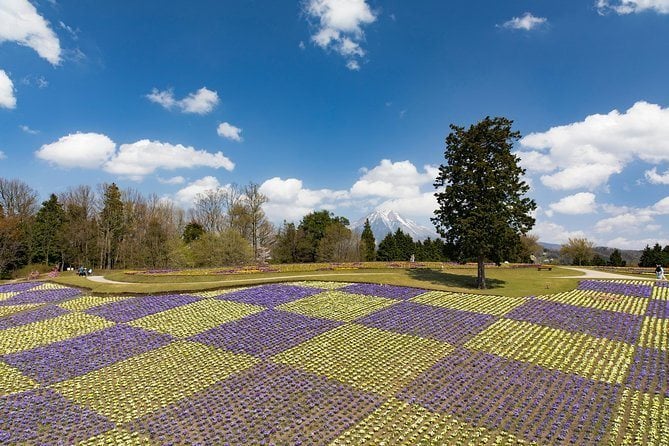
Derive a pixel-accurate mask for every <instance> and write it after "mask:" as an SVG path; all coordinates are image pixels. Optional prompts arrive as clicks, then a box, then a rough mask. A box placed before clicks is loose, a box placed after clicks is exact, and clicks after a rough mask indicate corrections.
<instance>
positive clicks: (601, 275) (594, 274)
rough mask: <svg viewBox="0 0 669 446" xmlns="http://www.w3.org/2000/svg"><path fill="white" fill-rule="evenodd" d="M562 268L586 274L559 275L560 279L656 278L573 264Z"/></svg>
mask: <svg viewBox="0 0 669 446" xmlns="http://www.w3.org/2000/svg"><path fill="white" fill-rule="evenodd" d="M560 268H563V269H570V270H572V271H578V272H579V273H584V274H585V275H578V276H562V277H558V279H624V280H650V281H653V280H655V279H652V278H650V277H648V278H646V277H635V276H626V275H624V274H614V273H607V272H604V271H595V270H592V269H587V268H574V267H571V266H561V267H560Z"/></svg>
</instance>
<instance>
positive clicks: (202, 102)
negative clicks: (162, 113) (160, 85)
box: [146, 87, 219, 115]
mask: <svg viewBox="0 0 669 446" xmlns="http://www.w3.org/2000/svg"><path fill="white" fill-rule="evenodd" d="M146 98H147V99H148V100H149V101H151V102H155V103H156V104H159V105H161V106H162V107H163V108H166V109H168V110H171V109H173V108H176V109H178V110H180V111H181V112H182V113H196V114H198V115H206V114H207V113H209V112H211V111H212V110H214V108H216V106H217V105H218V103H219V97H218V93H217V92H215V91H212V90H209V89H208V88H207V87H202V88H200V89H199V90H197V91H195V92H193V93H190V94H189V95H188V96H186V97H185V98H183V99H176V98H175V97H174V92H173V91H172V90H163V91H160V90H158V89H157V88H154V89H153V90H151V93H149V94H147V95H146Z"/></svg>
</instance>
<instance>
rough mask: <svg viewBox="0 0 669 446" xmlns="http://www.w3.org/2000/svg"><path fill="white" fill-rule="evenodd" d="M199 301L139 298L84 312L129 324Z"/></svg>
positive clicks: (179, 296)
mask: <svg viewBox="0 0 669 446" xmlns="http://www.w3.org/2000/svg"><path fill="white" fill-rule="evenodd" d="M199 300H200V299H198V298H196V297H193V296H186V295H183V294H172V295H158V296H151V295H149V296H141V297H134V298H132V299H126V300H123V301H120V302H113V303H110V304H106V305H101V306H99V307H95V308H91V309H89V310H87V311H86V312H87V313H88V314H94V315H96V316H101V317H103V318H105V319H109V320H110V321H114V322H130V321H132V320H134V319H139V318H141V317H144V316H149V315H151V314H155V313H160V312H161V311H165V310H169V309H170V308H176V307H180V306H181V305H187V304H191V303H193V302H197V301H199Z"/></svg>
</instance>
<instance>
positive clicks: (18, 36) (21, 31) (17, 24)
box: [0, 0, 61, 65]
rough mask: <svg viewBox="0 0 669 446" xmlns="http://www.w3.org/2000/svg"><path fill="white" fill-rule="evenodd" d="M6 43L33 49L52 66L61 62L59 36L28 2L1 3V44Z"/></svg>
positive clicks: (26, 0) (11, 1)
mask: <svg viewBox="0 0 669 446" xmlns="http://www.w3.org/2000/svg"><path fill="white" fill-rule="evenodd" d="M5 41H8V42H16V43H18V44H19V45H23V46H27V47H29V48H32V49H33V50H35V51H37V54H39V55H40V57H42V58H44V59H46V60H48V61H49V62H50V63H51V64H52V65H58V64H59V63H60V61H61V49H60V41H59V40H58V36H56V34H55V33H54V32H53V30H52V29H51V28H50V27H49V22H47V21H46V20H45V19H44V17H42V16H41V15H39V13H38V12H37V9H35V7H34V6H33V5H32V4H31V3H30V2H29V1H28V0H3V1H2V2H0V43H2V42H5Z"/></svg>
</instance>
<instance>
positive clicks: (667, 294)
mask: <svg viewBox="0 0 669 446" xmlns="http://www.w3.org/2000/svg"><path fill="white" fill-rule="evenodd" d="M651 298H652V299H658V300H669V287H667V286H655V287H653V292H652V294H651Z"/></svg>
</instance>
